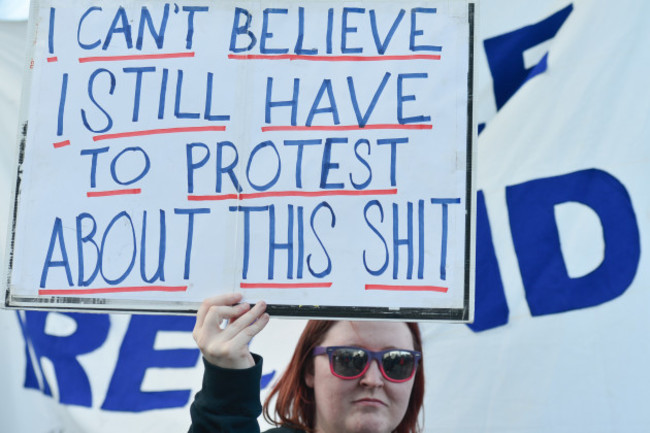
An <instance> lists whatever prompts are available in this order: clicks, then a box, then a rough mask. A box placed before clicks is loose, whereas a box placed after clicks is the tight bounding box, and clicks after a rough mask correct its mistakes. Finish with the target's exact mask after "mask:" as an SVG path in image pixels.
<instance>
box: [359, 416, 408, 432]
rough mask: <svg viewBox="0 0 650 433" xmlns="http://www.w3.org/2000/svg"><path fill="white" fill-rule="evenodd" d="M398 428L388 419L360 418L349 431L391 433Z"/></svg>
mask: <svg viewBox="0 0 650 433" xmlns="http://www.w3.org/2000/svg"><path fill="white" fill-rule="evenodd" d="M396 427H397V426H394V427H393V426H392V425H391V424H390V423H389V422H388V420H386V419H377V417H376V416H375V417H359V419H356V420H355V421H354V423H353V428H351V429H350V430H349V431H350V432H354V433H391V432H392V431H393V430H395V428H396Z"/></svg>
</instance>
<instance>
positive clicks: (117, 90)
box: [5, 0, 475, 321]
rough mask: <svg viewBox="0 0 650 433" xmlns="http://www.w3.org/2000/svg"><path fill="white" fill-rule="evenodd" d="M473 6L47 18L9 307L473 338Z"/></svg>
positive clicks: (19, 193) (336, 5)
mask: <svg viewBox="0 0 650 433" xmlns="http://www.w3.org/2000/svg"><path fill="white" fill-rule="evenodd" d="M474 15H475V13H474V5H473V4H472V3H470V2H468V1H460V0H455V1H447V2H436V1H431V2H424V3H422V2H418V3H417V4H416V3H411V2H404V3H400V4H399V5H396V4H395V3H394V2H387V1H376V2H363V3H361V2H360V3H358V4H356V3H354V4H353V3H349V2H346V3H342V2H322V1H304V2H301V3H296V2H288V1H278V2H275V3H273V4H272V5H271V4H269V5H268V7H262V6H261V4H260V3H259V2H228V1H226V2H219V3H216V4H214V3H207V2H206V3H205V4H199V3H197V2H178V3H166V2H163V1H148V2H144V1H142V2H131V1H130V2H124V3H119V2H115V3H111V4H105V3H101V4H97V3H93V2H92V1H89V0H75V1H54V0H43V1H37V2H35V3H34V5H33V6H32V12H31V16H30V28H31V40H32V42H33V45H32V47H31V49H32V51H31V55H30V58H29V65H28V71H27V76H26V79H25V81H26V83H27V84H26V86H25V89H26V91H25V95H24V98H23V113H22V116H21V117H22V118H23V122H22V129H21V133H22V136H21V138H20V139H21V142H20V145H19V156H18V169H17V181H16V193H15V202H14V204H15V206H14V213H13V222H12V226H11V233H10V236H9V237H10V238H11V239H10V240H11V245H10V249H9V251H10V254H9V264H8V287H7V289H6V296H5V304H6V306H9V307H21V308H24V307H30V308H31V307H37V308H57V309H95V310H118V311H149V312H179V313H182V312H192V311H195V310H196V308H197V306H198V304H199V303H200V302H201V300H202V299H204V298H205V297H207V296H211V295H214V294H216V293H223V292H230V291H233V290H237V291H242V292H244V295H245V299H246V300H247V301H249V302H256V301H258V300H261V299H264V300H265V301H267V303H268V304H269V311H270V312H271V313H272V314H280V315H289V316H314V317H368V318H369V317H386V318H418V319H425V320H426V319H441V320H464V321H467V320H471V318H472V305H473V289H472V285H473V261H474V254H473V251H474V248H473V225H474V223H473V218H474V217H473V214H474V204H473V197H474V194H475V190H474V187H473V183H474V178H473V175H472V171H473V169H474V164H473V157H474V151H473V141H474V139H473V137H474V128H473V116H472V110H473V106H472V88H473V67H472V62H473V43H474V37H473V35H474V33H473V32H474V28H473V26H474Z"/></svg>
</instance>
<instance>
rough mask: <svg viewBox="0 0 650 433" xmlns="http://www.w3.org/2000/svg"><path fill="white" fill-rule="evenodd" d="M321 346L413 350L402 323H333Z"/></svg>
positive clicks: (411, 339)
mask: <svg viewBox="0 0 650 433" xmlns="http://www.w3.org/2000/svg"><path fill="white" fill-rule="evenodd" d="M321 344H322V345H323V346H360V347H364V348H366V349H375V350H380V349H390V348H400V349H413V337H412V335H411V331H410V330H409V328H408V326H407V325H406V323H403V322H366V321H363V322H347V321H340V322H337V323H335V324H334V325H333V326H332V327H331V328H330V329H329V331H327V333H326V334H325V338H324V339H323V342H322V343H321Z"/></svg>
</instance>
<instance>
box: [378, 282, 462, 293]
mask: <svg viewBox="0 0 650 433" xmlns="http://www.w3.org/2000/svg"><path fill="white" fill-rule="evenodd" d="M366 290H388V291H397V292H442V293H447V290H449V288H448V287H438V286H406V285H403V284H400V285H390V284H366Z"/></svg>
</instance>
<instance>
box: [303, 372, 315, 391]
mask: <svg viewBox="0 0 650 433" xmlns="http://www.w3.org/2000/svg"><path fill="white" fill-rule="evenodd" d="M305 383H306V384H307V386H308V387H309V388H312V389H313V388H314V373H313V372H307V373H306V374H305Z"/></svg>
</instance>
